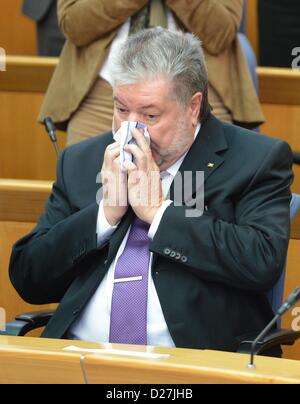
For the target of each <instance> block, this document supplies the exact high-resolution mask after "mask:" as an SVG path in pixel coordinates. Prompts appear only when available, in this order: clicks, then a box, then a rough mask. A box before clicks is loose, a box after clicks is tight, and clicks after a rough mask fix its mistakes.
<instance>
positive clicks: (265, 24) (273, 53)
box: [258, 0, 300, 67]
mask: <svg viewBox="0 0 300 404" xmlns="http://www.w3.org/2000/svg"><path fill="white" fill-rule="evenodd" d="M258 15H259V63H260V65H261V66H275V67H291V65H292V60H293V56H292V50H293V49H294V48H297V47H299V46H300V1H299V0H284V1H282V0H260V1H259V2H258Z"/></svg>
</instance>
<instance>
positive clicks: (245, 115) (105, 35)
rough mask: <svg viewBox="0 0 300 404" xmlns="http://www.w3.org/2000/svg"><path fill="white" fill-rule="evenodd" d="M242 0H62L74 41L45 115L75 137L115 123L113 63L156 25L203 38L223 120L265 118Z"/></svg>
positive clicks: (212, 95)
mask: <svg viewBox="0 0 300 404" xmlns="http://www.w3.org/2000/svg"><path fill="white" fill-rule="evenodd" d="M242 10H243V0H218V1H216V0H190V1H189V2H188V7H187V3H186V1H185V0H166V1H162V0H151V1H147V0H124V1H123V2H122V3H120V2H118V1H116V0H111V1H110V2H109V3H108V2H107V1H104V0H58V18H59V25H60V28H61V30H62V32H63V33H64V34H65V36H66V38H67V41H66V45H65V47H64V50H63V52H62V55H61V59H60V63H59V65H58V67H57V69H56V71H55V74H54V76H53V78H52V81H51V83H50V86H49V88H48V91H47V94H46V98H45V101H44V104H43V106H42V110H41V113H40V116H39V120H40V121H43V119H44V118H45V117H46V116H51V118H52V119H53V121H54V122H55V123H56V124H58V126H59V127H60V128H61V129H67V132H68V145H70V144H72V143H77V142H79V141H81V140H84V139H87V138H89V137H91V136H95V135H97V134H99V133H103V132H106V131H108V130H110V129H111V119H112V114H113V101H112V88H111V78H110V70H111V68H110V66H111V65H110V63H111V58H112V55H113V53H114V52H116V51H117V49H118V44H119V43H121V42H124V41H125V40H126V38H127V37H128V35H130V34H131V33H134V32H136V31H138V30H140V29H144V28H149V27H151V26H162V27H166V28H169V29H170V30H177V29H181V30H184V31H190V32H193V33H195V34H196V35H197V36H198V37H199V38H200V39H201V41H202V43H203V47H204V52H205V56H206V61H207V65H208V69H209V72H210V76H209V102H210V104H211V105H212V107H213V112H214V114H215V115H216V116H217V117H218V118H219V119H221V120H222V121H227V122H234V123H237V124H239V125H241V126H245V127H249V128H252V127H256V126H258V125H259V124H260V123H262V122H263V120H264V117H263V114H262V112H261V108H260V105H259V100H258V97H257V94H256V91H255V89H254V86H253V83H252V79H251V76H250V73H249V69H248V66H247V63H246V60H245V58H244V55H243V52H242V49H241V47H240V44H239V41H238V38H237V33H238V30H239V26H240V21H241V15H242Z"/></svg>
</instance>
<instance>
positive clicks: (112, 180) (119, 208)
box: [101, 142, 128, 226]
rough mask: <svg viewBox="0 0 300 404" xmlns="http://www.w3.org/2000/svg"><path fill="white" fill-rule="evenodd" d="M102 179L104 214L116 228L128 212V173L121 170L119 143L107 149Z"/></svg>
mask: <svg viewBox="0 0 300 404" xmlns="http://www.w3.org/2000/svg"><path fill="white" fill-rule="evenodd" d="M101 178H102V182H103V209H104V214H105V217H106V220H107V221H108V223H109V224H110V225H111V226H115V225H116V224H117V223H118V222H119V221H120V220H121V219H122V217H123V216H124V215H125V213H126V212H127V210H128V200H127V173H126V172H125V171H121V169H120V144H119V142H116V143H113V144H111V145H109V146H108V147H107V148H106V151H105V154H104V162H103V166H102V169H101Z"/></svg>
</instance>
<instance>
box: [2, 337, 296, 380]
mask: <svg viewBox="0 0 300 404" xmlns="http://www.w3.org/2000/svg"><path fill="white" fill-rule="evenodd" d="M71 345H72V346H76V347H78V348H81V349H82V350H83V351H78V352H76V351H65V350H63V349H64V348H66V347H69V346H71ZM89 349H97V350H98V349H100V350H103V352H102V353H101V354H94V353H92V352H90V351H87V350H89ZM108 349H113V350H121V351H123V353H124V351H126V352H125V353H126V355H119V354H117V355H115V354H109V353H107V350H108ZM130 352H131V353H140V356H133V355H132V354H130ZM144 353H146V355H147V354H153V353H155V354H165V355H168V357H163V358H155V359H153V358H147V357H144V356H143V354H144ZM248 362H249V357H248V356H247V355H241V354H234V353H226V352H216V351H201V350H191V349H174V348H161V347H160V348H158V347H142V346H133V345H118V344H113V345H111V344H96V343H86V342H81V341H67V340H49V339H39V338H37V339H36V338H27V337H6V336H1V337H0V383H85V382H89V383H107V384H109V383H114V384H118V383H123V384H124V383H128V384H129V383H138V384H143V383H177V384H179V383H187V384H193V383H268V384H275V383H298V384H300V362H298V361H291V360H283V359H275V358H265V357H257V358H256V370H249V369H247V363H248Z"/></svg>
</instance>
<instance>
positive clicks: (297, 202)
mask: <svg viewBox="0 0 300 404" xmlns="http://www.w3.org/2000/svg"><path fill="white" fill-rule="evenodd" d="M299 211H300V195H297V194H293V195H292V200H291V204H290V219H291V221H292V220H293V219H294V218H295V216H296V215H297V213H298V212H299ZM285 276H286V266H285V268H284V271H283V273H282V275H281V277H280V279H279V281H278V282H277V284H276V285H275V286H274V288H273V289H272V290H271V291H270V292H269V293H268V299H269V302H270V303H271V306H272V309H273V311H274V313H277V311H278V309H279V308H280V307H281V306H282V303H283V294H284V285H285ZM280 326H281V321H279V322H278V327H280Z"/></svg>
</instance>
